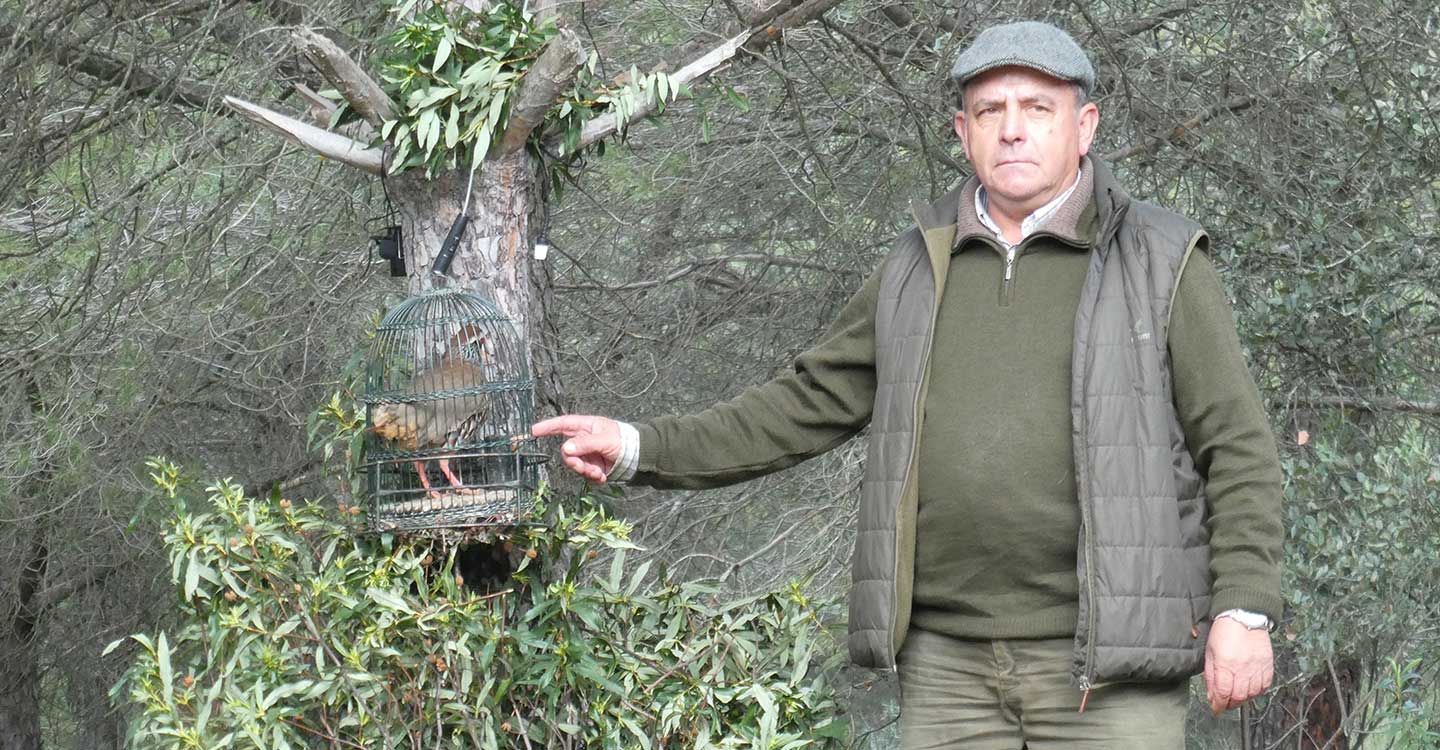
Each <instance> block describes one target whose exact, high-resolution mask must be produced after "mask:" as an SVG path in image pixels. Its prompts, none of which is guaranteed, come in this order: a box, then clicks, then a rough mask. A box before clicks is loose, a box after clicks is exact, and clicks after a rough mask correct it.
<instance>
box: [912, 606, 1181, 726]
mask: <svg viewBox="0 0 1440 750" xmlns="http://www.w3.org/2000/svg"><path fill="white" fill-rule="evenodd" d="M1073 646H1074V639H1071V638H1059V639H1050V640H999V641H967V640H959V639H956V638H951V637H949V636H944V635H938V634H935V633H930V632H926V631H923V630H914V629H912V630H911V631H910V632H909V634H908V635H907V636H906V639H905V645H904V648H902V649H901V651H900V656H899V671H900V746H901V748H902V749H903V750H942V749H943V750H1022V748H1028V750H1061V749H1062V748H1077V749H1080V750H1102V749H1103V750H1184V747H1185V710H1186V705H1187V703H1188V701H1189V682H1188V681H1187V680H1180V681H1177V682H1173V683H1162V684H1139V683H1119V684H1113V685H1104V684H1102V685H1099V686H1098V687H1095V688H1093V689H1092V690H1091V691H1090V698H1089V700H1088V701H1086V705H1085V711H1084V712H1083V713H1082V712H1081V711H1080V697H1081V696H1080V690H1079V689H1077V688H1076V687H1075V685H1074V683H1073V681H1072V679H1071V677H1070V665H1071V649H1072V648H1073Z"/></svg>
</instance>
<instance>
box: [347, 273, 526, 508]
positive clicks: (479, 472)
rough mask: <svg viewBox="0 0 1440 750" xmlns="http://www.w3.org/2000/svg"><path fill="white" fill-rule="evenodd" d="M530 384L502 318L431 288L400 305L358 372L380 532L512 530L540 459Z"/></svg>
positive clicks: (474, 301)
mask: <svg viewBox="0 0 1440 750" xmlns="http://www.w3.org/2000/svg"><path fill="white" fill-rule="evenodd" d="M534 392H535V387H534V380H533V379H532V378H531V377H530V368H529V364H528V358H527V357H526V356H525V348H524V346H523V345H522V343H521V340H520V338H519V337H518V336H517V335H516V333H515V329H514V326H512V325H511V322H510V319H509V318H508V317H506V316H505V314H504V313H502V312H501V311H500V310H499V308H497V307H496V306H495V304H494V303H492V302H490V301H489V300H487V299H485V298H483V297H481V296H479V295H476V294H473V293H470V292H466V291H462V290H455V289H438V290H434V291H430V292H425V293H423V294H419V295H417V296H414V297H411V298H409V299H407V300H405V301H404V302H401V303H400V304H398V305H396V306H395V307H394V308H393V309H392V310H390V312H389V313H388V314H386V315H385V317H384V319H382V320H381V321H380V326H379V328H378V329H377V330H376V332H375V341H374V344H373V346H372V348H371V351H370V360H369V362H368V366H367V371H366V383H365V395H364V399H363V400H364V403H365V405H366V425H365V426H366V436H365V470H366V481H367V483H368V486H369V490H370V508H369V518H370V525H371V527H372V528H374V529H376V530H406V531H415V530H421V529H435V528H448V527H471V526H488V525H501V524H511V523H515V522H517V521H518V520H519V519H521V518H523V516H524V513H525V511H526V510H528V509H529V507H530V504H531V502H532V501H533V499H534V493H535V491H536V488H537V486H538V484H539V473H540V472H539V465H540V464H541V463H543V462H544V461H545V455H544V454H543V453H541V452H539V451H538V450H537V449H536V445H535V441H534V439H533V438H532V437H531V436H530V434H529V431H530V424H531V422H532V421H533V417H534V414H535V406H534Z"/></svg>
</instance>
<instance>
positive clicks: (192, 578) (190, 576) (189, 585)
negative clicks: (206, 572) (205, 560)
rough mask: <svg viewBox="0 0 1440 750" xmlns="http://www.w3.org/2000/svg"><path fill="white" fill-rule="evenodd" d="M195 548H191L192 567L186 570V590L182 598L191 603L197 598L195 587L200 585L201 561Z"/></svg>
mask: <svg viewBox="0 0 1440 750" xmlns="http://www.w3.org/2000/svg"><path fill="white" fill-rule="evenodd" d="M197 554H198V553H197V551H196V549H195V548H194V547H191V548H190V565H189V567H187V568H186V569H185V588H184V590H183V591H184V593H183V594H182V598H183V599H184V600H185V601H187V602H188V601H190V599H191V598H193V597H194V596H195V587H196V586H199V585H200V560H199V558H198V557H197Z"/></svg>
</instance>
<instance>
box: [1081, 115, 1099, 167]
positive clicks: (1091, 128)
mask: <svg viewBox="0 0 1440 750" xmlns="http://www.w3.org/2000/svg"><path fill="white" fill-rule="evenodd" d="M1078 119H1079V123H1078V124H1079V126H1080V155H1081V156H1084V155H1086V154H1088V153H1090V143H1091V142H1092V141H1094V140H1095V129H1096V128H1098V127H1099V126H1100V108H1099V107H1097V106H1095V103H1094V102H1086V103H1085V106H1083V107H1081V108H1080V116H1079V118H1078Z"/></svg>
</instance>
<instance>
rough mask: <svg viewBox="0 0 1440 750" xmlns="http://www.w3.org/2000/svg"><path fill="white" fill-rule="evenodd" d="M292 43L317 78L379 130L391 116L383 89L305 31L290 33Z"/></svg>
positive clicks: (317, 36) (323, 39)
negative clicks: (314, 69)
mask: <svg viewBox="0 0 1440 750" xmlns="http://www.w3.org/2000/svg"><path fill="white" fill-rule="evenodd" d="M294 38H295V42H296V43H297V44H299V45H300V49H301V50H303V51H304V52H305V57H306V58H308V59H309V60H310V62H311V64H313V65H314V66H315V67H316V68H318V69H319V70H320V74H321V75H323V76H325V80H327V81H329V82H330V83H331V84H333V85H334V86H335V88H337V89H339V91H340V94H341V96H344V97H345V101H347V102H350V106H351V107H354V108H355V111H356V112H358V113H359V114H360V116H361V117H362V118H364V119H365V121H366V122H368V123H370V126H371V127H374V128H379V127H380V126H381V125H383V124H384V122H385V120H388V119H390V118H391V117H393V116H394V115H393V114H392V113H391V104H390V97H389V96H386V94H385V91H384V89H382V88H380V84H378V83H376V82H375V79H373V78H371V77H370V76H369V75H367V74H366V73H365V71H364V70H362V69H361V68H360V65H359V64H357V63H356V62H355V61H354V60H353V59H351V57H350V55H348V54H346V53H345V50H342V49H340V47H339V45H337V44H335V43H334V42H332V41H330V39H329V38H328V37H325V36H322V35H321V34H318V33H316V32H315V31H314V30H313V29H310V28H308V27H304V26H302V27H300V28H299V29H296V30H295V33H294Z"/></svg>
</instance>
